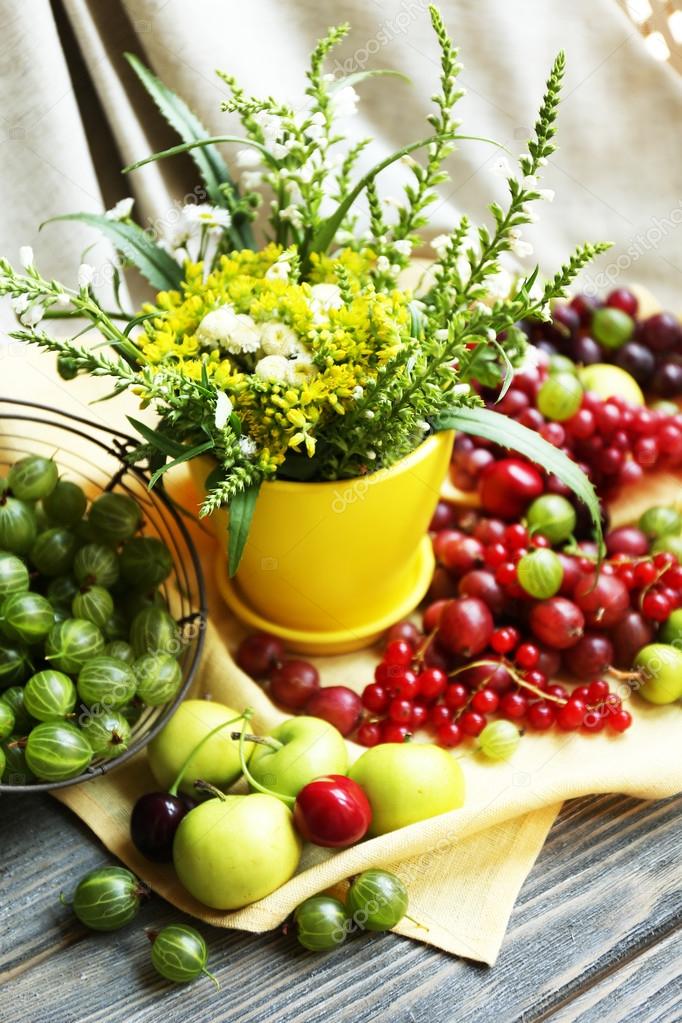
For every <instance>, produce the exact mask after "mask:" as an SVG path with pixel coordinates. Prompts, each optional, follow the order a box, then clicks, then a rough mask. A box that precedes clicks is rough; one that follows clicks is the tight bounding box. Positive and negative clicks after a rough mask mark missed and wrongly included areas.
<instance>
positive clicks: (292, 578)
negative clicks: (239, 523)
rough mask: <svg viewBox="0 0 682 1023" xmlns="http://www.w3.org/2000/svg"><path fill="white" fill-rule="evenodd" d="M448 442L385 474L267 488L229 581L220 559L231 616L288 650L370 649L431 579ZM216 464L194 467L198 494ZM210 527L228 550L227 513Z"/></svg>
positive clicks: (447, 436)
mask: <svg viewBox="0 0 682 1023" xmlns="http://www.w3.org/2000/svg"><path fill="white" fill-rule="evenodd" d="M452 441H453V434H452V433H449V432H448V433H439V434H435V435H434V436H432V437H429V438H428V439H427V440H426V441H424V443H423V444H421V445H420V446H419V447H418V448H417V449H416V450H415V451H413V452H412V453H411V454H410V455H408V456H407V457H406V458H403V459H402V460H401V461H400V462H398V463H396V465H394V466H392V467H391V468H390V469H382V470H380V471H379V472H376V473H373V474H372V475H369V476H364V477H361V478H358V479H354V480H342V481H339V482H332V483H295V482H289V481H284V480H275V481H273V482H270V483H265V484H264V485H263V487H262V488H261V492H260V495H259V497H258V502H257V504H256V511H255V514H254V518H253V522H252V525H251V531H250V534H249V539H248V542H247V544H246V548H245V550H244V556H243V558H242V562H241V565H240V567H239V571H238V572H237V575H236V577H235V578H234V579H228V576H227V556H225V557H224V558H223V557H221V558H219V559H218V566H217V571H218V581H219V584H220V589H221V592H222V594H223V596H224V598H225V600H226V601H227V603H228V604H229V605H230V607H231V608H232V609H233V610H234V612H235V613H236V615H237V616H238V617H239V618H241V619H242V621H244V622H246V623H247V624H248V625H250V626H252V627H255V628H258V629H265V630H267V631H269V632H271V633H274V634H275V635H278V636H281V637H282V638H284V639H285V640H286V642H287V644H288V646H289V647H290V648H291V649H293V650H299V651H302V652H306V653H329V654H332V653H342V652H345V651H349V650H357V649H359V648H360V647H363V646H367V645H369V644H370V643H371V642H373V641H374V640H375V639H376V638H377V637H378V636H379V635H380V634H381V633H382V632H383V631H384V630H385V629H386V628H388V627H389V626H390V625H391V624H392V623H393V622H395V621H397V620H398V619H399V618H401V617H403V616H404V615H406V614H409V612H410V611H412V610H413V609H414V608H415V607H416V605H417V604H418V603H419V601H420V600H421V599H422V597H423V596H424V594H425V593H426V590H427V588H428V585H429V582H430V579H431V575H432V573H433V568H434V559H433V553H432V551H431V541H430V539H429V537H428V536H427V533H426V531H427V527H428V524H429V520H430V519H431V516H432V514H433V510H434V508H435V506H436V503H437V501H438V497H439V492H440V487H441V484H442V481H443V478H444V476H445V474H446V472H447V467H448V463H449V460H450V453H451V450H452ZM212 467H213V463H212V462H211V461H210V460H209V459H197V460H196V461H194V462H192V463H191V468H192V472H193V475H194V479H195V482H196V484H197V485H198V486H199V487H200V489H202V490H203V489H204V482H205V479H206V476H207V475H208V473H209V472H210V471H211V469H212ZM211 523H212V527H213V530H214V532H215V534H216V536H217V537H218V538H219V540H220V541H221V542H222V543H223V544H224V543H225V540H226V535H227V532H226V531H227V512H225V511H219V512H216V513H215V514H214V515H213V516H212V518H211Z"/></svg>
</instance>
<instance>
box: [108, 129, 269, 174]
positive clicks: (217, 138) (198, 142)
mask: <svg viewBox="0 0 682 1023" xmlns="http://www.w3.org/2000/svg"><path fill="white" fill-rule="evenodd" d="M216 142H237V143H238V144H239V145H240V146H253V148H254V149H258V150H260V152H261V153H263V154H264V156H267V157H268V159H269V160H271V161H273V162H275V161H274V160H273V157H272V156H271V155H270V153H268V151H267V149H266V148H265V146H262V145H261V144H260V142H254V140H253V139H246V138H243V137H242V136H241V135H212V136H211V137H209V138H206V139H194V141H192V142H183V143H182V145H181V146H171V148H170V149H163V150H161V152H160V153H152V154H151V155H150V156H145V158H144V160H137V161H136V163H131V164H129V165H128V166H127V167H124V168H123V173H124V174H129V173H130V171H134V170H137V169H138V167H144V165H145V164H146V163H154V161H155V160H166V159H167V158H168V157H169V156H177V155H178V153H189V152H191V151H192V150H193V149H203V148H204V147H205V146H212V145H215V143H216Z"/></svg>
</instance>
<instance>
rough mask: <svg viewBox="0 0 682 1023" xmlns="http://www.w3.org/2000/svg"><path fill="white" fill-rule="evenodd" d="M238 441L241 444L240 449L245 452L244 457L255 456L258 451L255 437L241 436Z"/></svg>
mask: <svg viewBox="0 0 682 1023" xmlns="http://www.w3.org/2000/svg"><path fill="white" fill-rule="evenodd" d="M237 443H238V444H239V450H240V451H241V453H242V454H243V456H244V458H253V456H254V455H255V454H256V452H257V451H258V445H257V444H256V442H255V440H254V439H253V437H245V436H241V437H240V438H239V440H238V442H237Z"/></svg>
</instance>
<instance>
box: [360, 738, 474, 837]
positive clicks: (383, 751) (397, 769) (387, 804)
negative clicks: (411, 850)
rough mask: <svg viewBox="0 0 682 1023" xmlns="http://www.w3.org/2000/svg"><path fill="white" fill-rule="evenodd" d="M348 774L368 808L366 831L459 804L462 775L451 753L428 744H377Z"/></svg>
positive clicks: (401, 824)
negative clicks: (358, 788)
mask: <svg viewBox="0 0 682 1023" xmlns="http://www.w3.org/2000/svg"><path fill="white" fill-rule="evenodd" d="M348 777H349V778H352V779H353V781H356V782H357V783H358V785H360V786H361V788H363V789H364V790H365V794H366V796H367V798H368V799H369V802H370V805H371V807H372V824H371V826H370V829H369V832H368V834H369V835H385V834H386V833H387V832H388V831H396V830H397V829H398V828H404V827H406V825H408V824H414V823H415V822H416V821H423V820H426V818H427V817H436V816H437V815H438V814H439V813H447V812H448V811H449V810H456V809H457V808H458V807H460V806H462V804H463V803H464V776H463V774H462V769H461V767H460V766H459V764H458V763H457V761H456V760H455V758H454V757H453V756H452V754H450V753H447V752H446V751H445V750H444V749H441V748H440V746H434V745H432V744H431V743H421V742H409V743H402V744H401V743H394V742H391V743H383V744H382V745H379V746H374V747H372V749H368V750H367V752H366V753H363V754H362V756H361V757H360V758H359V759H358V760H356V761H355V763H354V764H353V766H352V767H351V769H350V771H349V772H348Z"/></svg>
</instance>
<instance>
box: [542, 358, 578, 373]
mask: <svg viewBox="0 0 682 1023" xmlns="http://www.w3.org/2000/svg"><path fill="white" fill-rule="evenodd" d="M548 369H549V372H550V373H573V374H575V373H577V372H578V367H577V366H576V364H575V363H574V362H573V360H572V359H569V357H568V356H567V355H558V354H557V355H550V357H549V367H548Z"/></svg>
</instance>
